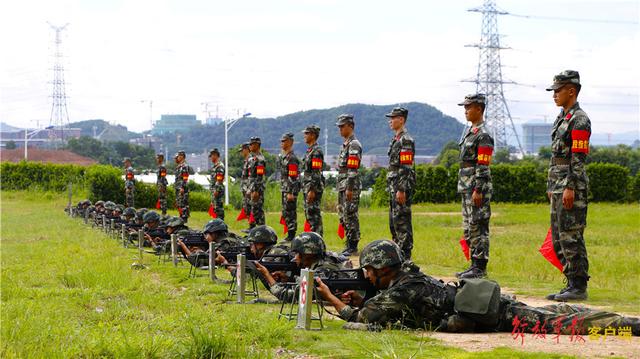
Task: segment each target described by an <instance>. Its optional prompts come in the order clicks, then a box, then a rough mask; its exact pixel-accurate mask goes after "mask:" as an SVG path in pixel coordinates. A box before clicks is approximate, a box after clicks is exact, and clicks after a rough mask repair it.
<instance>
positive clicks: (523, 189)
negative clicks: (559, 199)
mask: <svg viewBox="0 0 640 359" xmlns="http://www.w3.org/2000/svg"><path fill="white" fill-rule="evenodd" d="M491 178H492V181H493V197H492V200H493V201H495V202H513V203H531V202H543V201H545V200H546V192H547V177H546V175H545V174H544V173H541V172H538V171H537V170H536V168H535V166H533V165H525V166H515V165H507V164H502V165H493V166H491Z"/></svg>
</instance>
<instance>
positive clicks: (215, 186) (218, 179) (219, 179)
mask: <svg viewBox="0 0 640 359" xmlns="http://www.w3.org/2000/svg"><path fill="white" fill-rule="evenodd" d="M214 151H216V152H217V149H216V150H214ZM212 152H213V151H212ZM218 155H220V153H218ZM224 174H225V173H224V165H223V164H222V162H220V161H218V163H216V164H215V165H214V166H213V168H211V178H210V179H209V190H210V192H211V204H212V205H213V208H214V210H215V213H216V216H217V217H218V218H220V219H222V220H224ZM215 192H218V196H217V197H216V196H215Z"/></svg>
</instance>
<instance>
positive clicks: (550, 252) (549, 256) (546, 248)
mask: <svg viewBox="0 0 640 359" xmlns="http://www.w3.org/2000/svg"><path fill="white" fill-rule="evenodd" d="M538 251H540V253H541V254H542V256H543V257H544V258H545V259H546V260H548V261H549V263H551V264H553V265H554V266H555V267H556V268H558V269H559V270H560V272H562V269H563V268H562V263H560V260H559V259H558V255H557V254H556V251H555V250H554V249H553V239H552V235H551V228H549V232H547V237H546V238H545V239H544V242H543V243H542V246H540V249H538Z"/></svg>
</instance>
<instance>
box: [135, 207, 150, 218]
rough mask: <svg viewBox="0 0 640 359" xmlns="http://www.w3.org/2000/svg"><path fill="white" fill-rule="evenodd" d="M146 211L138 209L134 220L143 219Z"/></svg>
mask: <svg viewBox="0 0 640 359" xmlns="http://www.w3.org/2000/svg"><path fill="white" fill-rule="evenodd" d="M147 211H148V209H146V208H140V209H139V210H138V212H136V219H137V220H140V219H144V215H145V213H147Z"/></svg>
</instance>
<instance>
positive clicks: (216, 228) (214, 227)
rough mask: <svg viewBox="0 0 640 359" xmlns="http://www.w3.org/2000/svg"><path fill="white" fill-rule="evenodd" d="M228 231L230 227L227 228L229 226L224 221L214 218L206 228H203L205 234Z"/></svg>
mask: <svg viewBox="0 0 640 359" xmlns="http://www.w3.org/2000/svg"><path fill="white" fill-rule="evenodd" d="M228 231H229V227H227V224H226V223H224V221H223V220H221V219H220V218H214V219H212V220H210V221H209V222H208V223H207V224H205V225H204V228H202V233H204V234H207V233H215V232H228Z"/></svg>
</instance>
